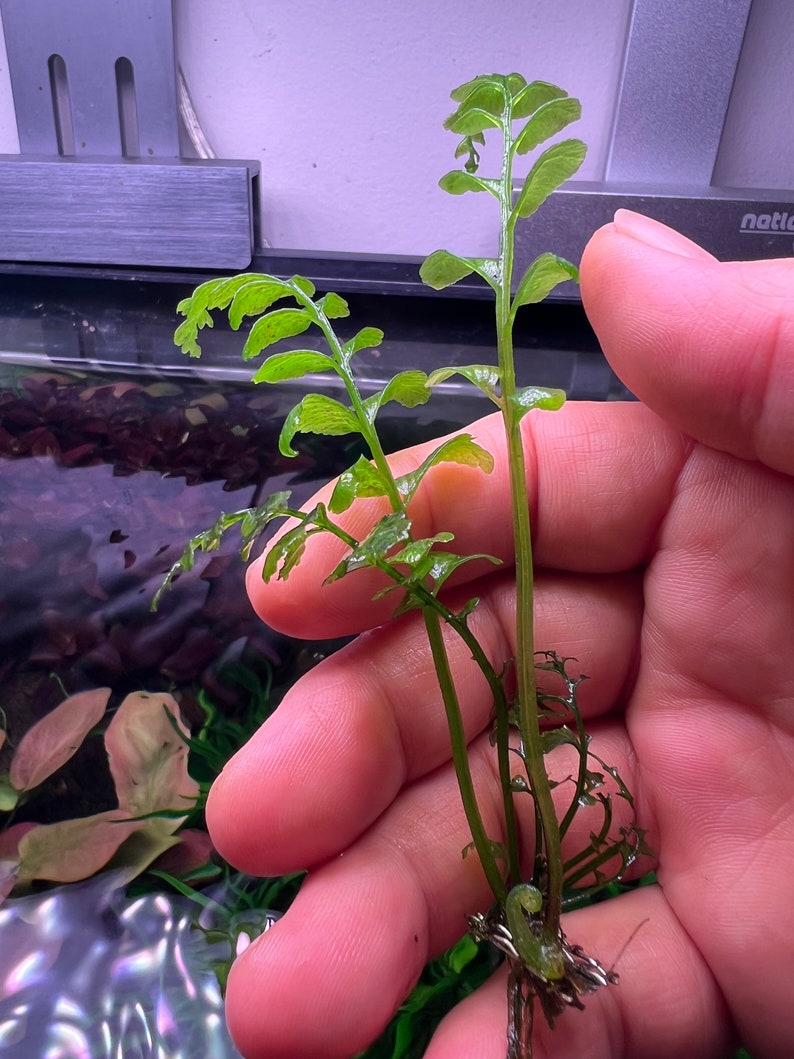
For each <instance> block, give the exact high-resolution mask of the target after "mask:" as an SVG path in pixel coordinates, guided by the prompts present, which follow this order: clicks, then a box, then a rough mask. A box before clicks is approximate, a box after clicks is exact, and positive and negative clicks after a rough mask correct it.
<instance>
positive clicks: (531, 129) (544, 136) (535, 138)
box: [514, 96, 582, 154]
mask: <svg viewBox="0 0 794 1059" xmlns="http://www.w3.org/2000/svg"><path fill="white" fill-rule="evenodd" d="M581 116H582V104H581V103H580V102H579V100H578V99H574V98H573V96H564V97H563V98H562V99H552V100H549V102H548V103H544V104H543V106H542V107H540V108H539V109H538V110H536V111H535V113H534V114H533V115H532V117H531V118H530V119H529V121H528V122H527V123H526V125H525V126H524V128H523V129H522V130H521V132H520V133H519V134H518V136H516V138H515V141H514V149H515V152H516V154H528V153H529V151H534V149H535V148H536V147H538V146H539V145H540V144H541V143H545V142H546V140H548V139H550V138H551V137H552V136H555V135H556V134H557V133H558V132H560V131H561V130H562V129H564V128H565V127H566V125H570V124H571V122H572V121H578V120H579V118H581Z"/></svg>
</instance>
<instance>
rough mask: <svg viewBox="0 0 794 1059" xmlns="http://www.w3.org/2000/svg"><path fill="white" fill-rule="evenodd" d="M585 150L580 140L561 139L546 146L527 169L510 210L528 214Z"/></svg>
mask: <svg viewBox="0 0 794 1059" xmlns="http://www.w3.org/2000/svg"><path fill="white" fill-rule="evenodd" d="M586 153H587V148H586V146H585V145H584V144H583V143H582V141H581V140H561V141H560V143H555V144H553V145H552V146H551V147H547V148H546V150H545V151H544V152H543V154H541V155H540V157H539V158H538V159H537V161H536V162H535V164H534V165H533V166H532V168H531V169H530V171H529V173H528V175H527V178H526V180H525V181H524V186H523V188H522V189H521V191H520V192H519V195H518V199H517V201H516V204H515V206H514V207H513V211H514V212H515V213H516V214H517V215H518V216H519V217H529V216H530V215H531V214H533V213H534V212H535V210H537V209H538V207H539V206H542V205H543V203H544V202H545V201H546V199H547V198H548V197H549V195H550V194H551V193H552V191H555V190H556V189H557V188H558V187H559V186H560V184H563V183H564V182H565V181H566V180H570V178H571V177H572V176H573V175H574V173H575V172H576V171H577V169H578V168H579V166H580V165H581V164H582V162H583V161H584V156H585V154H586Z"/></svg>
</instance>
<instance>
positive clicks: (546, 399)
mask: <svg viewBox="0 0 794 1059" xmlns="http://www.w3.org/2000/svg"><path fill="white" fill-rule="evenodd" d="M509 401H510V403H511V404H512V405H514V406H515V407H516V408H518V409H519V416H518V418H519V420H521V419H523V418H524V416H525V415H526V414H527V412H531V411H532V410H533V409H534V408H542V409H544V410H545V411H547V412H556V411H557V409H558V408H562V406H563V405H564V404H565V391H564V390H546V389H544V388H543V387H542V386H525V387H523V389H521V390H516V392H515V393H514V394H512V395H511V396H510V398H509Z"/></svg>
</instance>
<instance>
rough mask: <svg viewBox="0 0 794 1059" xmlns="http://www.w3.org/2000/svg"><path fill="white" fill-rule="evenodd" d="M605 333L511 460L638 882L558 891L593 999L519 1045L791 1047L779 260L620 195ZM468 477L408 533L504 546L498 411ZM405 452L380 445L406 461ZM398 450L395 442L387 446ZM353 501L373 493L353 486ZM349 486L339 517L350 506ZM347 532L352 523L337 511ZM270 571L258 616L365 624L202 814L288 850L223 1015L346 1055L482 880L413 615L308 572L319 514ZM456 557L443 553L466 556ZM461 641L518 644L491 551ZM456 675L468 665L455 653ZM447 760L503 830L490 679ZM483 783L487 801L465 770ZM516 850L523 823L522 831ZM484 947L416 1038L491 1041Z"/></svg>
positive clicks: (251, 840) (364, 586) (489, 1044)
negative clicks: (523, 461) (610, 389)
mask: <svg viewBox="0 0 794 1059" xmlns="http://www.w3.org/2000/svg"><path fill="white" fill-rule="evenodd" d="M582 296H583V299H584V303H585V306H586V308H587V310H588V313H589V315H590V318H591V320H592V322H593V325H594V327H595V329H596V331H597V333H598V335H599V337H600V339H601V342H602V345H603V347H604V350H605V353H606V355H607V357H608V358H609V360H610V362H611V363H612V365H613V367H614V368H615V370H616V371H617V372H618V374H619V375H620V376H621V378H622V379H623V380H624V381H625V382H626V384H627V385H628V386H629V387H630V388H631V389H632V390H633V391H634V392H635V393H636V394H637V396H638V397H639V398H640V400H641V401H642V402H643V403H637V404H618V403H614V404H612V403H603V404H584V403H581V404H580V403H571V404H569V405H566V406H565V407H564V408H563V409H562V410H561V411H560V412H555V413H554V414H553V415H544V414H533V415H530V416H527V417H526V419H525V420H524V424H525V427H526V439H527V444H528V448H529V452H530V458H529V460H528V466H529V467H530V469H531V472H532V477H533V480H532V482H531V483H530V495H531V496H532V497H533V516H534V534H535V563H536V566H537V580H536V586H537V587H536V646H537V647H538V648H539V649H546V648H548V649H554V650H556V651H557V652H558V653H559V654H561V655H573V656H575V657H576V658H578V659H579V662H580V665H581V669H582V671H583V672H585V673H588V674H590V676H591V679H590V680H589V681H588V682H587V683H586V684H584V685H582V689H581V690H582V695H581V705H582V707H583V711H584V713H585V715H586V717H587V719H588V729H589V731H590V732H591V734H592V737H593V741H592V746H593V749H594V750H595V751H596V753H598V754H599V756H601V757H602V758H604V759H605V760H608V761H609V762H610V763H612V764H615V765H616V766H617V768H618V770H619V772H620V774H621V776H622V777H623V779H624V780H625V781H626V783H627V785H628V787H629V788H630V789H631V790H632V791H633V792H634V795H635V799H636V805H637V815H638V824H639V826H640V827H643V828H645V829H647V832H648V836H647V837H648V841H649V843H650V845H651V846H652V848H653V849H654V850H655V854H656V858H655V861H654V863H653V864H652V865H648V864H644V865H643V866H642V868H643V870H644V869H646V868H647V867H649V866H653V867H656V869H657V871H658V877H659V882H660V885H659V886H653V887H643V888H641V889H640V890H637V891H634V892H632V893H630V894H628V895H626V896H624V897H621V898H618V899H616V900H614V901H610V902H606V903H603V904H599V905H595V906H593V907H591V908H587V909H583V910H580V911H577V912H573V913H570V914H568V915H566V917H565V921H564V926H565V930H566V933H567V935H568V937H569V939H570V941H572V942H574V943H578V944H580V945H582V946H583V947H584V948H585V949H586V950H587V951H588V952H589V953H592V954H593V955H595V956H597V957H598V958H599V959H600V960H601V962H602V963H604V964H605V965H606V966H609V965H610V963H611V961H612V960H613V959H614V958H615V956H616V955H617V954H618V952H619V951H620V950H621V949H622V947H623V944H624V942H625V941H626V939H627V938H628V937H629V936H630V935H631V933H632V931H633V930H634V929H635V927H636V926H637V925H638V924H639V923H640V922H641V921H643V920H644V919H646V918H647V919H648V922H647V923H646V924H645V925H644V926H643V928H642V930H641V931H640V932H639V933H638V934H637V935H636V937H635V938H634V939H633V940H632V941H631V943H630V945H629V946H628V947H627V948H626V950H625V952H624V953H623V954H622V956H621V958H620V964H619V967H618V970H619V972H620V976H621V982H620V985H619V986H618V987H616V988H613V987H610V988H608V989H602V990H599V992H598V993H596V994H594V995H593V996H592V997H588V998H587V1004H586V1010H585V1012H583V1013H580V1012H572V1013H566V1014H565V1015H564V1016H563V1017H562V1018H561V1019H560V1020H559V1022H558V1025H557V1028H556V1029H555V1030H553V1031H550V1030H549V1029H548V1027H547V1026H546V1025H545V1024H544V1023H543V1020H542V1019H540V1018H538V1019H536V1027H535V1056H536V1059H543V1057H546V1056H549V1057H551V1056H573V1055H576V1056H591V1057H594V1059H607V1057H608V1059H618V1057H626V1059H628V1057H634V1056H637V1057H639V1056H642V1057H643V1059H652V1057H654V1056H660V1057H661V1056H664V1057H669V1056H679V1055H686V1056H687V1057H688V1059H695V1057H699V1056H702V1057H717V1056H719V1057H722V1056H725V1055H727V1054H730V1049H731V1047H732V1046H733V1045H734V1044H735V1043H736V1042H737V1040H741V1042H742V1043H744V1044H745V1046H746V1047H748V1048H749V1049H750V1051H751V1052H752V1054H753V1056H754V1059H764V1057H776V1056H781V1057H782V1056H789V1055H792V1054H794V1023H792V1020H791V1017H790V1011H789V1009H788V1005H789V1003H790V999H789V994H790V986H791V981H792V975H794V902H792V899H791V893H792V890H791V881H790V877H791V872H792V870H794V811H792V810H793V809H794V653H793V652H792V650H791V646H792V630H794V544H793V543H792V539H793V538H792V527H794V481H792V478H791V477H790V476H791V475H794V415H792V404H793V403H794V261H774V262H754V263H746V264H740V263H736V264H719V263H717V262H716V261H714V260H713V259H712V258H711V257H710V256H709V255H707V254H706V253H705V252H704V251H702V250H700V249H699V248H697V247H695V246H694V245H693V244H692V243H690V242H688V241H687V240H685V239H683V238H682V237H680V236H678V235H676V234H675V233H673V232H671V231H670V230H669V229H666V228H664V227H662V226H660V225H657V224H655V223H654V222H651V221H647V220H644V219H642V218H637V217H636V216H634V215H626V214H620V215H618V217H617V218H616V222H615V224H613V225H607V226H606V227H605V228H604V229H602V230H601V231H599V232H598V233H596V235H595V236H594V238H593V240H592V241H591V243H590V245H589V246H588V248H587V251H586V253H585V257H584V260H583V263H582ZM474 433H475V437H476V439H477V440H478V441H479V442H480V443H481V444H483V445H484V446H485V447H486V448H488V449H489V450H490V451H492V452H493V453H494V454H495V456H496V467H495V469H494V472H493V473H492V474H491V475H489V476H486V475H482V474H480V473H479V472H476V471H474V470H469V469H467V468H460V467H453V466H449V467H448V466H440V467H438V468H436V469H435V470H434V472H433V473H432V474H431V475H430V476H429V477H428V478H427V479H426V480H425V486H424V491H423V492H421V493H420V496H419V497H418V498H417V502H416V510H415V512H414V515H415V529H416V531H417V532H418V533H419V534H421V535H426V534H430V533H433V532H436V531H438V530H440V529H447V530H451V531H452V532H454V533H455V538H456V540H455V544H456V548H457V549H458V550H460V551H461V552H462V553H465V552H467V551H468V552H474V551H482V550H483V549H485V550H487V551H489V552H491V553H493V554H496V555H499V556H500V557H502V558H503V559H504V560H505V561H506V564H509V562H510V559H511V528H510V516H509V504H508V502H507V489H508V483H507V473H506V467H505V463H504V458H503V444H502V439H501V424H500V422H499V421H498V419H497V418H495V417H489V418H488V419H485V420H482V421H481V422H480V423H478V424H477V425H476V428H475V430H474ZM420 459H421V450H414V451H412V452H406V453H403V454H401V455H400V456H399V460H400V461H403V463H404V464H405V465H407V464H412V465H413V464H416V463H418V462H419V461H420ZM402 469H405V468H404V467H403V468H402ZM372 503H374V502H372ZM372 510H373V507H372V504H371V503H370V502H365V503H361V504H359V505H357V507H356V508H354V509H353V511H352V512H351V513H350V514H351V518H352V519H353V520H354V522H355V521H357V520H360V521H358V528H361V526H362V525H363V524H364V523H365V522H366V520H367V519H371V518H372ZM351 531H352V532H353V533H355V532H356V526H355V525H351ZM310 543H311V547H310V548H309V549H308V550H307V554H306V556H305V558H304V560H303V561H302V563H301V565H300V566H299V567H298V568H297V570H295V571H294V572H293V573H292V574H291V576H290V579H289V581H288V582H287V583H286V584H285V583H272V584H270V585H267V586H266V585H264V584H262V582H261V580H260V579H259V576H258V573H257V571H256V569H255V568H254V569H252V572H251V576H250V578H249V591H250V594H251V598H252V600H253V603H254V606H255V607H256V609H257V611H258V612H259V613H260V615H261V616H262V617H263V618H264V619H265V620H266V621H267V622H268V623H269V624H270V625H272V626H274V627H276V628H279V629H281V630H283V631H284V632H286V633H289V634H291V635H295V636H304V637H309V638H316V637H323V636H332V635H340V634H343V633H349V632H357V631H360V630H371V631H368V632H364V634H363V635H362V636H361V637H359V638H358V639H357V640H356V641H355V642H354V643H352V644H351V645H350V646H349V647H347V648H345V649H344V650H343V651H341V652H339V653H338V654H336V655H334V656H332V657H331V658H329V659H327V660H326V661H325V662H324V663H322V664H321V665H320V666H318V667H317V668H316V669H314V670H312V671H311V672H310V673H309V674H307V675H306V676H305V677H304V678H303V679H302V680H301V681H300V682H299V683H298V684H296V685H295V687H294V688H293V689H292V690H291V691H290V692H289V693H288V695H287V696H286V698H285V699H284V701H283V702H282V704H281V705H280V707H279V709H278V711H277V712H276V713H275V714H274V716H273V717H272V718H271V719H270V720H268V722H267V723H266V724H265V725H264V726H263V728H262V729H261V730H260V732H259V733H258V734H257V735H256V736H255V737H254V738H253V739H252V740H251V742H250V743H249V744H248V746H247V747H246V748H245V749H244V750H243V751H241V752H240V753H239V754H238V755H237V756H236V757H235V758H234V759H233V760H232V762H230V764H229V765H228V766H227V768H226V769H225V770H224V773H223V774H222V776H221V777H220V779H219V780H218V781H217V783H216V785H215V787H214V789H213V791H212V793H211V796H210V800H209V804H208V807H207V815H208V820H209V824H210V828H211V831H212V835H213V839H214V840H215V842H216V845H217V846H218V848H219V850H220V851H221V853H222V854H223V855H224V856H226V857H227V858H228V859H229V860H230V861H232V862H233V863H235V864H236V865H237V866H239V867H240V868H241V869H243V870H246V871H249V872H252V873H254V874H259V875H275V874H280V873H283V872H287V871H292V870H295V869H298V868H302V867H306V866H309V867H310V868H311V869H312V870H311V872H310V875H309V877H308V879H307V880H306V882H305V883H304V885H303V887H302V889H301V892H300V894H299V896H298V898H297V900H296V902H295V904H294V905H293V907H292V908H291V910H290V911H289V913H288V914H287V915H286V916H285V917H284V919H283V920H282V921H281V922H280V923H279V924H278V925H277V926H276V927H275V928H274V929H273V930H271V931H269V932H268V933H267V934H265V935H264V936H263V937H262V938H260V939H259V941H257V942H256V943H255V944H254V945H253V946H252V947H251V948H250V949H249V950H248V951H246V952H245V953H244V954H243V956H242V957H241V958H240V959H239V960H238V961H237V963H236V964H235V966H234V968H233V970H232V974H231V977H230V981H229V989H228V994H227V1012H228V1017H229V1021H230V1025H231V1028H232V1032H233V1035H234V1037H235V1039H236V1040H237V1042H238V1045H239V1047H240V1049H241V1050H242V1051H243V1053H244V1054H245V1055H246V1056H250V1057H254V1059H258V1057H262V1059H264V1057H267V1059H281V1057H285V1059H286V1057H289V1059H300V1057H301V1056H304V1057H310V1056H323V1057H327V1059H342V1057H347V1056H352V1055H354V1054H355V1053H356V1052H357V1051H359V1050H360V1049H362V1048H363V1047H364V1046H365V1045H366V1044H367V1043H368V1042H369V1041H370V1040H372V1039H373V1038H374V1037H375V1036H376V1035H377V1033H378V1032H379V1031H380V1030H381V1029H382V1027H383V1026H384V1025H385V1023H386V1021H387V1020H388V1018H389V1017H390V1015H391V1014H392V1012H393V1011H394V1009H395V1008H396V1006H397V1005H398V1004H399V1003H400V1002H401V1001H402V999H403V998H404V996H405V994H406V993H407V992H408V990H409V989H410V987H411V985H412V984H413V982H414V981H415V979H416V977H417V975H418V974H419V972H420V970H421V968H422V966H423V965H424V964H425V962H426V961H427V960H428V959H429V958H431V957H432V956H434V955H436V954H437V953H438V952H440V951H442V950H443V949H444V948H446V947H447V946H448V945H450V944H452V943H453V942H454V941H455V940H456V939H457V937H458V936H459V935H460V934H461V933H462V931H463V929H464V926H465V919H464V916H465V914H466V913H468V912H472V911H476V910H477V909H483V908H485V907H487V906H488V905H489V904H490V891H489V890H488V888H487V886H486V884H485V881H484V879H483V877H482V874H481V872H480V871H479V868H478V865H477V863H476V860H475V858H473V857H469V858H467V859H466V860H465V861H463V860H461V850H462V848H463V847H464V846H465V845H466V844H467V843H468V841H469V836H468V832H467V828H466V822H465V819H464V816H463V812H462V809H461V807H460V801H459V795H458V790H457V785H456V782H455V778H454V775H453V772H452V769H451V766H450V763H449V737H448V733H447V729H446V723H445V720H444V716H443V710H442V708H441V704H440V697H439V693H438V690H437V687H436V684H435V675H434V672H433V670H432V665H431V662H430V659H429V652H428V650H427V648H426V646H425V642H424V632H423V628H422V627H421V622H420V621H419V620H417V619H416V618H415V617H408V618H405V619H402V620H401V621H399V622H394V623H386V624H383V625H382V624H381V623H383V622H386V621H387V618H388V614H389V611H390V608H391V606H392V602H391V601H390V600H388V599H387V600H385V601H381V603H373V602H372V601H371V597H372V593H373V591H374V587H375V586H374V583H373V580H372V578H371V577H370V574H369V573H368V572H364V571H362V572H361V573H357V574H356V575H355V577H350V578H347V579H345V580H344V581H343V582H341V583H340V582H337V583H335V584H332V585H329V586H327V587H323V588H320V587H319V586H320V584H321V582H322V580H323V578H324V576H325V575H326V574H327V573H328V572H329V571H330V570H331V569H332V568H333V566H334V565H335V564H336V561H337V559H338V555H337V552H336V550H335V547H334V545H335V542H334V541H333V540H331V539H329V538H327V537H324V536H320V537H315V538H314V539H313V540H312V541H311V542H310ZM468 569H469V568H468V567H464V568H463V570H464V571H466V570H468ZM460 591H461V592H464V593H465V595H464V596H462V597H461V598H468V596H470V595H472V594H475V593H476V594H477V595H478V596H479V597H480V599H481V603H480V606H479V607H478V608H477V610H476V611H475V613H474V616H473V622H476V631H477V634H478V636H479V637H480V638H481V639H483V640H484V641H485V643H486V644H487V645H488V646H489V647H490V648H491V650H492V651H493V656H494V657H499V658H501V657H507V656H509V655H510V654H511V653H512V647H511V645H510V643H509V640H510V635H511V628H512V611H511V603H512V594H511V593H512V587H511V582H510V572H509V566H508V568H507V569H503V570H502V571H501V572H499V573H496V574H493V573H488V574H487V575H482V576H480V577H479V579H478V581H477V582H476V587H474V585H473V584H472V582H469V583H468V584H467V585H465V586H463V587H462V588H461V589H460ZM453 660H454V664H455V665H456V668H457V670H458V672H460V673H463V674H464V676H465V675H467V673H468V671H467V668H466V667H467V666H469V667H471V665H472V664H471V662H470V660H468V659H467V658H466V656H465V651H464V650H461V649H459V648H458V647H455V648H453ZM461 705H462V709H463V712H464V717H465V723H466V728H467V732H468V734H469V737H470V740H471V743H470V753H471V761H472V769H473V772H474V775H475V778H476V781H477V783H478V787H479V789H480V791H481V792H483V794H485V795H486V797H485V800H484V815H485V820H486V825H487V826H489V828H490V829H491V833H495V834H496V833H498V808H497V807H498V798H497V797H496V793H495V789H496V781H495V778H494V763H493V759H492V750H491V748H490V746H489V743H488V738H487V730H488V727H489V713H490V705H491V704H490V701H489V699H488V696H487V694H485V691H484V688H483V686H482V684H481V683H480V682H478V681H477V680H476V679H474V676H473V675H472V679H471V680H466V679H464V681H463V693H462V702H461ZM489 791H492V792H493V795H492V797H491V799H488V797H487V792H489ZM530 848H531V844H530ZM505 1025H506V1005H505V984H504V980H503V978H502V976H501V974H497V975H496V976H495V979H494V980H493V981H491V982H490V983H488V984H487V985H486V986H484V987H483V988H482V989H481V990H479V991H478V992H477V993H476V994H474V995H473V996H472V997H470V998H469V999H467V1000H466V1001H465V1002H464V1003H462V1004H461V1005H459V1007H458V1008H456V1009H455V1011H454V1012H452V1013H451V1014H450V1015H449V1016H448V1017H447V1019H446V1020H445V1022H444V1023H443V1024H442V1025H441V1027H440V1028H439V1030H438V1031H437V1034H436V1036H435V1038H434V1041H433V1043H432V1044H431V1046H430V1048H429V1050H428V1052H427V1056H428V1057H430V1059H463V1057H465V1059H503V1056H504V1051H505V1043H504V1032H505Z"/></svg>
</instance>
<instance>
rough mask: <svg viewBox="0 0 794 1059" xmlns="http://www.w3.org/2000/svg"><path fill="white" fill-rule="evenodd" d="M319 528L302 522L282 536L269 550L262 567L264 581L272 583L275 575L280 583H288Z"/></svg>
mask: <svg viewBox="0 0 794 1059" xmlns="http://www.w3.org/2000/svg"><path fill="white" fill-rule="evenodd" d="M317 532H318V530H317V527H316V526H312V525H307V523H306V522H301V523H300V524H299V525H298V526H293V528H292V529H290V530H287V532H286V533H284V534H282V535H281V536H280V537H279V539H278V540H277V541H276V543H275V544H274V545H272V547H270V548H269V549H268V550H267V553H266V555H265V560H264V563H263V565H262V580H263V581H265V582H268V581H270V580H271V579H272V578H273V577H274V576H275V575H277V576H278V580H279V581H286V579H287V578H288V577H289V575H290V573H291V572H292V571H293V570H294V569H295V567H296V566H297V565H298V563H299V562H300V561H301V558H302V557H303V553H304V551H305V550H306V541H307V540H308V539H309V537H311V536H312V534H314V533H317Z"/></svg>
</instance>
